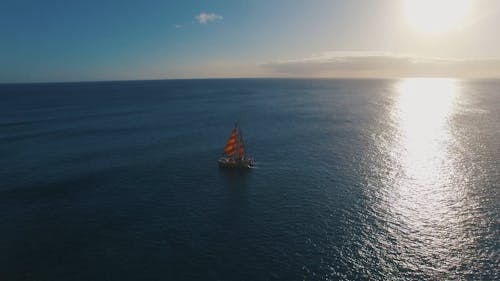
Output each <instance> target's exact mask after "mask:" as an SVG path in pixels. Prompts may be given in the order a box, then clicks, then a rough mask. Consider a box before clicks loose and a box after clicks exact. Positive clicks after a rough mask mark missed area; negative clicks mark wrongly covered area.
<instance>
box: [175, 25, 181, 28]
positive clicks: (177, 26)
mask: <svg viewBox="0 0 500 281" xmlns="http://www.w3.org/2000/svg"><path fill="white" fill-rule="evenodd" d="M174 27H175V28H182V24H174Z"/></svg>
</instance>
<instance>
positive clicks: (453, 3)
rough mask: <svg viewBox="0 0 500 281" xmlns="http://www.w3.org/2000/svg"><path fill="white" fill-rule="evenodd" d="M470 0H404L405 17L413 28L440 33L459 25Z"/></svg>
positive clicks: (467, 9) (466, 12)
mask: <svg viewBox="0 0 500 281" xmlns="http://www.w3.org/2000/svg"><path fill="white" fill-rule="evenodd" d="M471 2H472V1H471V0H405V13H406V18H407V20H408V22H409V24H410V25H412V26H413V27H414V28H416V29H418V30H420V31H423V32H426V33H441V32H444V31H448V30H450V29H453V28H456V27H458V26H460V25H461V24H462V23H463V21H464V19H465V17H466V16H467V14H468V12H469V10H470V6H471Z"/></svg>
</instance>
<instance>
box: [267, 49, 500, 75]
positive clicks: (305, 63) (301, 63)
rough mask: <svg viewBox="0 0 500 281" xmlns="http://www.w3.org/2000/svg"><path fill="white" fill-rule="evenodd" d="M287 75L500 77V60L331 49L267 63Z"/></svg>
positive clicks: (277, 73)
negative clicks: (321, 52) (308, 55)
mask: <svg viewBox="0 0 500 281" xmlns="http://www.w3.org/2000/svg"><path fill="white" fill-rule="evenodd" d="M261 67H263V68H265V69H267V70H270V71H272V72H274V73H275V74H276V75H278V76H284V77H371V78H388V77H411V76H430V77H470V78H483V77H500V59H450V58H426V57H418V56H412V55H395V54H390V53H376V52H329V53H323V54H319V55H314V56H311V57H308V58H302V59H293V60H286V61H274V62H269V63H264V64H262V65H261Z"/></svg>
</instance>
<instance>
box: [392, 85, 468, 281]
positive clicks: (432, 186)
mask: <svg viewBox="0 0 500 281" xmlns="http://www.w3.org/2000/svg"><path fill="white" fill-rule="evenodd" d="M396 91H397V93H396V99H395V103H394V106H393V109H392V111H391V115H392V119H393V122H394V124H395V126H396V131H397V132H396V135H397V137H396V138H395V141H394V143H393V144H392V148H390V149H392V151H390V154H391V155H392V157H393V159H392V162H393V165H392V167H393V169H397V170H398V172H397V173H395V174H397V175H398V176H397V177H396V178H395V179H393V181H392V182H393V185H392V187H391V190H390V192H388V193H387V194H386V195H387V198H385V200H384V201H385V204H386V207H387V210H386V211H387V212H388V213H389V214H388V215H389V216H390V217H392V218H391V220H390V221H391V222H393V223H394V224H396V225H397V227H396V229H397V231H395V232H394V233H393V234H394V235H395V240H396V245H397V246H396V247H397V248H398V251H399V252H400V257H399V259H400V260H399V261H401V262H403V263H404V264H403V265H402V266H403V267H406V268H408V269H410V270H415V271H420V272H422V271H424V272H425V271H426V270H425V269H427V272H428V273H429V275H428V277H429V276H433V277H437V276H439V273H440V272H444V271H449V270H450V269H451V268H452V267H453V266H454V261H453V259H454V258H455V259H457V258H458V257H457V256H456V255H454V254H453V252H454V251H457V250H458V249H460V246H461V245H457V243H458V242H461V241H462V239H457V237H463V236H464V235H465V234H464V233H463V232H462V231H461V217H462V216H461V214H460V211H461V210H463V208H461V207H460V205H461V204H462V203H463V202H464V199H465V198H464V196H465V194H464V192H462V190H461V187H460V186H457V185H455V184H454V177H455V175H456V174H457V173H459V171H456V170H455V167H456V165H455V164H454V159H456V157H454V155H452V152H451V149H450V146H452V145H453V141H454V140H453V134H452V133H451V131H450V125H449V124H450V119H451V117H452V115H453V114H454V109H455V105H456V100H457V97H458V96H459V95H460V87H459V84H458V82H457V81H456V80H453V79H424V78H418V79H406V80H403V81H401V82H399V84H398V85H397V86H396ZM446 259H447V260H446Z"/></svg>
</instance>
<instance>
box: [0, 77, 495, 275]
mask: <svg viewBox="0 0 500 281" xmlns="http://www.w3.org/2000/svg"><path fill="white" fill-rule="evenodd" d="M236 119H239V120H240V121H241V125H242V128H243V130H244V131H245V137H246V142H247V150H248V151H249V152H250V153H251V154H252V156H253V157H254V158H255V159H256V161H257V168H255V169H253V170H251V171H248V172H237V171H224V170H220V169H219V168H217V165H216V159H217V158H218V157H219V156H220V153H221V151H222V148H223V146H224V144H225V141H226V140H227V137H228V135H229V133H230V130H231V128H232V125H233V122H234V121H235V120H236ZM499 139H500V81H495V80H490V81H486V80H485V81H465V80H454V79H423V78H418V79H403V80H271V79H248V80H237V79H232V80H184V81H138V82H105V83H72V84H29V85H28V84H27V85H0V277H1V278H0V279H2V280H102V279H104V280H462V279H466V280H498V279H500V269H499V268H500V267H499V264H500V245H499V243H500V203H499V202H500V196H499V182H500V142H499V141H498V140H499Z"/></svg>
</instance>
